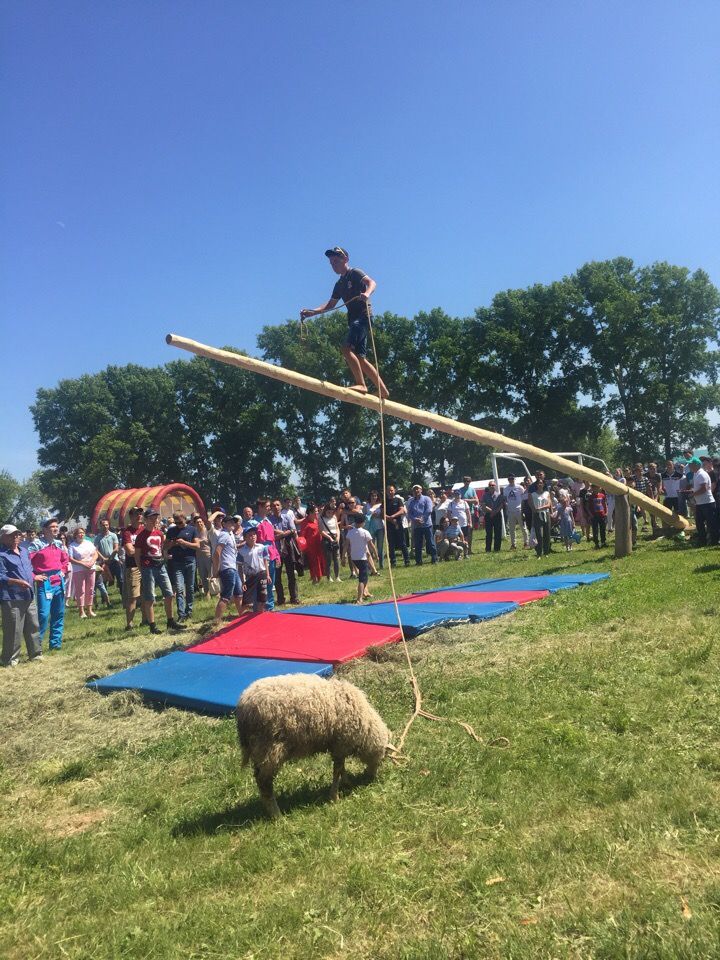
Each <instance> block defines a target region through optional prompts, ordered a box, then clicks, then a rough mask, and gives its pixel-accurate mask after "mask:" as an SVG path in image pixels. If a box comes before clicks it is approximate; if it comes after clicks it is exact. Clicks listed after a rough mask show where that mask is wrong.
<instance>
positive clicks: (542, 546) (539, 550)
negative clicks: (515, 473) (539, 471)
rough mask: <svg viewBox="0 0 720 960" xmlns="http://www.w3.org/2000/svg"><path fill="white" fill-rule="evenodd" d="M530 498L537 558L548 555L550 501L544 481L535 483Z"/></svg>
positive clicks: (538, 480) (539, 480)
mask: <svg viewBox="0 0 720 960" xmlns="http://www.w3.org/2000/svg"><path fill="white" fill-rule="evenodd" d="M534 486H535V491H534V492H533V493H532V494H531V496H532V510H533V524H534V526H535V540H536V544H535V553H536V554H537V556H538V557H541V556H542V555H543V554H548V553H550V511H551V510H552V500H551V499H550V494H549V492H548V491H547V490H546V489H545V481H544V480H541V479H540V478H539V477H538V479H537V480H536V481H535V484H534Z"/></svg>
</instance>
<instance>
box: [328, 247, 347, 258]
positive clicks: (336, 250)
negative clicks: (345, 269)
mask: <svg viewBox="0 0 720 960" xmlns="http://www.w3.org/2000/svg"><path fill="white" fill-rule="evenodd" d="M325 256H326V257H344V259H345V260H349V259H350V254H349V253H348V252H347V250H343V248H342V247H331V248H330V249H329V250H326V251H325Z"/></svg>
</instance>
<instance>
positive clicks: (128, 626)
mask: <svg viewBox="0 0 720 960" xmlns="http://www.w3.org/2000/svg"><path fill="white" fill-rule="evenodd" d="M125 629H126V630H134V629H135V624H134V623H126V624H125Z"/></svg>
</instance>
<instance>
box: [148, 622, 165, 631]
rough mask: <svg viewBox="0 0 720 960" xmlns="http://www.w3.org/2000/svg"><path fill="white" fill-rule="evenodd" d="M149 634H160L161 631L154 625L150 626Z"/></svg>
mask: <svg viewBox="0 0 720 960" xmlns="http://www.w3.org/2000/svg"><path fill="white" fill-rule="evenodd" d="M150 633H162V630H161V629H160V627H159V626H158V625H157V624H156V623H151V624H150Z"/></svg>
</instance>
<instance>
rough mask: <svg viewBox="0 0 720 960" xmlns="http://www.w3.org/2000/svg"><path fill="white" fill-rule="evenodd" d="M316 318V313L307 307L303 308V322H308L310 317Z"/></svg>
mask: <svg viewBox="0 0 720 960" xmlns="http://www.w3.org/2000/svg"><path fill="white" fill-rule="evenodd" d="M314 316H315V311H314V310H309V309H308V308H307V307H303V309H302V310H301V311H300V319H301V320H307V319H308V317H314Z"/></svg>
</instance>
